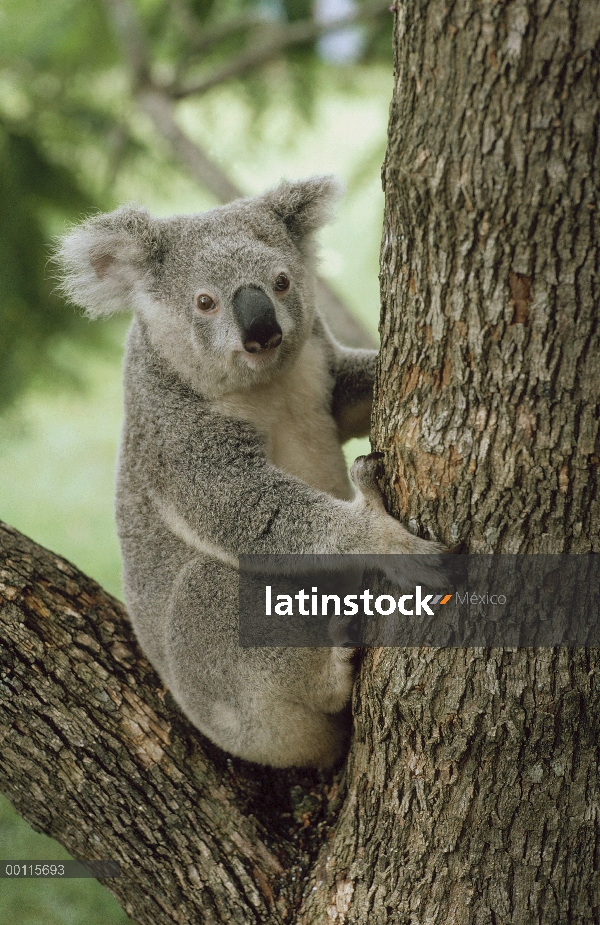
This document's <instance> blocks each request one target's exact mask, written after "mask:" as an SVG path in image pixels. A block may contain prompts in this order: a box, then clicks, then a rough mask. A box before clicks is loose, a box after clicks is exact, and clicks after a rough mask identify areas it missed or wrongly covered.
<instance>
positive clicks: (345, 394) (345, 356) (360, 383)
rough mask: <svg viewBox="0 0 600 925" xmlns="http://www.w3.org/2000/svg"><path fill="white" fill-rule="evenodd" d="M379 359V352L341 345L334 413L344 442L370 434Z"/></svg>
mask: <svg viewBox="0 0 600 925" xmlns="http://www.w3.org/2000/svg"><path fill="white" fill-rule="evenodd" d="M377 356H378V353H377V350H350V349H348V348H345V347H340V346H337V355H336V369H335V385H334V388H333V395H332V403H331V404H332V407H331V410H332V414H333V416H334V418H335V420H336V422H337V425H338V432H339V435H340V441H341V442H342V443H344V442H345V441H346V440H349V439H350V438H351V437H366V436H367V435H368V433H369V430H370V426H371V408H372V404H373V385H374V382H375V369H376V365H377Z"/></svg>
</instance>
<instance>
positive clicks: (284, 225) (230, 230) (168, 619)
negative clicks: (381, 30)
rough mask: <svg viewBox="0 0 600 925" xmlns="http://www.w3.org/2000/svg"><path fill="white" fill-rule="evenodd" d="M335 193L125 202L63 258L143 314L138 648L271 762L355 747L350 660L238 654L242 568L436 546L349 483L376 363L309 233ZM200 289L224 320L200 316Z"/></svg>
mask: <svg viewBox="0 0 600 925" xmlns="http://www.w3.org/2000/svg"><path fill="white" fill-rule="evenodd" d="M337 193H338V186H337V184H336V182H335V181H333V180H332V179H331V178H328V177H315V178H312V179H310V180H307V181H304V182H298V183H285V184H282V185H280V186H279V187H277V188H276V189H275V190H272V191H270V192H268V193H266V194H265V195H264V196H259V197H256V198H254V199H248V200H241V201H238V202H234V203H232V204H231V205H227V206H224V207H222V208H218V209H214V210H212V211H210V212H207V213H204V214H199V215H185V216H175V217H173V218H169V219H153V218H151V217H150V215H149V214H148V213H147V212H145V211H144V210H141V209H135V208H131V207H125V208H122V209H119V210H118V211H116V212H113V213H112V214H110V215H101V216H98V217H96V218H92V219H90V220H89V221H87V222H86V223H85V224H83V225H82V226H81V227H79V228H76V229H74V230H73V231H72V232H71V233H70V234H69V235H68V236H67V237H66V238H65V239H64V240H63V242H62V245H61V248H60V252H59V255H58V258H59V261H60V263H61V265H62V273H63V278H64V289H65V292H66V293H67V294H68V295H69V296H70V297H71V298H72V299H73V301H75V302H76V303H78V304H79V305H81V306H83V307H85V308H86V309H87V311H88V312H89V313H90V314H92V315H94V316H97V315H100V314H106V313H107V312H111V311H114V310H117V309H121V308H128V307H129V308H132V309H133V310H134V321H133V324H132V327H131V330H130V334H129V338H128V344H127V355H126V360H125V422H124V428H123V436H122V442H121V449H120V454H119V463H118V479H117V524H118V530H119V536H120V541H121V548H122V553H123V562H124V581H125V597H126V602H127V606H128V609H129V613H130V615H131V619H132V621H133V625H134V627H135V630H136V633H137V636H138V638H139V640H140V643H141V645H142V648H143V649H144V651H145V652H146V654H147V655H148V657H149V658H150V660H151V661H152V663H153V664H154V666H155V667H156V669H157V670H158V672H159V674H160V675H161V677H162V678H163V680H164V682H165V683H166V684H167V685H168V687H169V688H170V690H171V692H172V693H173V695H174V697H175V698H176V700H177V701H178V703H179V704H180V706H181V707H182V709H183V710H184V711H185V713H186V714H187V716H188V717H189V719H190V720H191V721H192V722H193V723H194V724H195V725H196V726H197V727H198V729H200V730H201V731H202V732H203V733H204V734H205V735H207V736H208V737H209V738H210V739H212V741H213V742H215V743H216V744H217V745H219V746H221V747H222V748H224V749H226V750H227V751H229V752H231V753H233V754H235V755H239V756H241V757H242V758H246V759H248V760H251V761H257V762H260V763H264V764H270V765H274V766H286V765H317V766H327V765H330V764H332V763H333V762H335V761H336V760H337V759H338V758H339V757H340V756H341V754H343V751H344V748H345V742H346V737H347V725H346V720H345V716H346V713H345V712H344V707H345V706H346V705H347V703H348V701H349V698H350V693H351V688H352V681H353V670H352V666H351V662H350V657H351V654H352V653H351V651H349V650H348V649H343V648H332V649H240V648H239V647H238V644H237V574H236V565H237V557H238V556H239V555H240V554H242V553H293V552H295V553H375V554H380V553H406V552H431V551H432V550H433V551H434V550H437V548H438V547H437V546H435V545H434V544H430V543H427V542H426V541H424V540H421V539H419V538H417V537H414V536H412V535H411V534H410V533H408V532H407V531H406V530H405V528H404V527H402V525H401V524H399V523H398V522H397V521H395V520H393V519H392V518H391V517H389V516H388V515H387V514H386V512H385V510H384V507H383V504H382V501H381V498H380V495H379V493H378V491H377V489H376V487H375V481H374V476H373V471H372V466H371V464H370V463H369V461H368V460H362V461H359V462H358V463H357V464H355V467H354V470H353V479H354V481H355V483H356V484H357V486H358V487H359V490H358V492H355V491H354V489H353V488H352V486H351V483H350V481H349V479H348V475H347V471H346V466H345V463H344V457H343V454H342V449H341V443H342V441H343V440H345V439H347V438H348V437H350V436H354V435H356V436H359V435H363V434H366V433H367V432H368V428H369V416H370V401H371V393H372V387H373V376H374V370H375V358H376V354H375V351H365V350H350V349H346V348H343V347H340V346H339V345H338V344H337V343H335V342H334V341H333V339H332V337H331V335H330V334H329V332H328V330H327V328H326V326H325V325H324V323H323V322H322V321H321V319H320V318H319V316H318V315H317V314H316V313H315V308H314V284H315V267H314V263H315V257H314V242H313V232H314V231H316V230H317V229H318V228H319V226H320V225H321V224H322V223H323V222H324V221H325V220H326V219H327V217H328V215H329V212H330V208H331V204H332V202H333V200H334V198H335V197H336V195H337ZM280 273H285V274H287V276H288V277H289V279H290V280H291V286H290V288H289V290H288V291H287V292H285V293H283V294H280V293H277V292H275V291H274V288H273V286H274V280H275V279H276V278H277V276H278V274H280ZM245 286H251V287H258V288H259V289H261V290H262V291H263V292H264V293H265V294H266V295H267V296H268V297H269V298H270V299H271V300H272V301H273V304H274V306H275V312H276V317H277V322H278V324H279V326H280V328H281V331H282V333H283V340H282V343H281V345H280V346H279V347H277V348H276V349H274V350H268V351H263V352H262V353H259V354H249V353H247V352H245V350H244V348H243V343H242V341H241V339H240V331H239V329H238V327H237V326H236V322H235V318H234V315H233V311H232V304H233V298H234V295H235V294H236V292H237V291H238V290H239V289H240V288H241V287H245ZM199 292H205V293H208V294H210V296H211V298H212V299H213V300H214V302H215V304H216V309H215V312H214V313H212V314H210V315H202V314H201V313H200V312H199V311H198V310H197V309H196V308H195V305H194V299H195V296H196V295H197V294H198V293H199ZM361 487H362V488H363V490H362V491H361V490H360V488H361Z"/></svg>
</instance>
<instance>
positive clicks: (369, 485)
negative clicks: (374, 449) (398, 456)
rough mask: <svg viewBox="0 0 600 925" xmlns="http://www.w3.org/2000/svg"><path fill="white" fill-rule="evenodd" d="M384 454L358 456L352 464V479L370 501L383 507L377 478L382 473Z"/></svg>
mask: <svg viewBox="0 0 600 925" xmlns="http://www.w3.org/2000/svg"><path fill="white" fill-rule="evenodd" d="M382 459H383V453H369V455H368V456H358V457H357V458H356V459H355V460H354V462H353V463H352V468H351V469H350V478H351V479H352V481H353V482H354V484H355V485H356V487H357V488H358V490H359V491H360V492H361V494H362V495H363V496H364V497H365V498H367V499H368V500H369V501H375V502H377V504H378V505H380V506H382V505H383V500H382V495H381V489H380V487H379V482H378V481H377V477H378V476H379V475H381V473H382V466H381V460H382Z"/></svg>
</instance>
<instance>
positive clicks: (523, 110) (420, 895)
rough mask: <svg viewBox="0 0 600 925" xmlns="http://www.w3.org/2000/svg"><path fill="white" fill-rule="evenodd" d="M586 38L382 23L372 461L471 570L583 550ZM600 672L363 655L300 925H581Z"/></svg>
mask: <svg viewBox="0 0 600 925" xmlns="http://www.w3.org/2000/svg"><path fill="white" fill-rule="evenodd" d="M599 35H600V8H599V7H598V5H597V4H592V3H588V2H584V0H582V2H579V3H570V4H565V3H559V2H551V0H541V2H534V0H527V2H523V0H515V2H506V0H504V2H503V0H499V2H483V3H475V2H471V0H459V2H454V3H447V2H446V0H411V2H410V3H406V4H403V5H402V6H400V5H399V7H398V15H397V22H396V32H395V46H396V85H395V93H394V99H393V103H392V109H391V120H390V130H389V145H388V152H387V158H386V163H385V166H384V173H383V176H384V186H385V192H386V213H385V225H384V237H383V244H382V267H381V282H382V299H383V310H382V319H381V334H382V348H381V361H380V370H379V379H378V387H377V396H376V405H375V413H374V428H373V442H374V448H375V449H378V450H380V451H382V452H383V453H384V454H385V466H386V472H387V494H388V500H389V504H390V508H391V510H393V511H394V512H395V513H396V514H398V515H399V516H401V517H402V518H403V519H405V520H408V521H409V522H410V524H411V525H412V527H413V529H415V530H423V532H424V534H425V535H428V534H429V535H434V536H436V537H438V538H440V539H442V540H444V541H445V542H447V543H449V544H455V543H457V542H459V541H463V542H464V543H465V544H466V546H467V548H468V549H469V551H471V552H491V551H496V552H497V551H505V552H508V551H510V552H517V551H518V552H528V553H530V552H562V551H565V552H567V551H568V552H575V553H587V552H590V551H595V552H598V551H600V541H599V537H598V527H599V525H600V516H599V514H600V511H599V487H600V486H599V476H600V470H599V456H600V452H599V445H598V418H599V415H598V410H599V408H598V406H599V401H600V388H599V383H600V353H599V351H598V337H599V333H598V314H599V311H598V299H599V295H600V292H599V287H598V267H599V262H600V260H599V258H600V247H599V244H600V226H599V224H598V208H599V206H600V203H599V202H598V181H599V179H600V176H599V173H600V172H599V151H598V129H599V115H598V114H599V103H600V95H599V92H598V91H599V86H598V70H599V62H600V55H599V53H598V52H599V48H598V38H599ZM599 667H600V660H599V657H598V651H597V650H582V649H578V650H577V649H576V650H568V649H551V650H550V649H519V650H498V649H496V650H489V649H463V650H419V651H418V650H410V649H409V650H393V649H387V650H376V651H374V652H372V653H370V655H369V657H368V658H367V659H366V660H365V663H364V665H363V671H362V674H361V681H360V686H359V688H358V690H357V692H356V695H355V704H354V706H355V734H354V741H353V747H352V752H351V754H350V758H349V765H348V771H347V779H348V792H347V795H346V798H345V801H344V805H343V807H342V811H341V814H340V817H339V819H338V822H337V825H336V828H335V831H334V833H333V835H332V836H331V838H330V840H329V843H328V855H329V857H330V861H329V864H328V865H325V866H323V867H322V868H321V870H322V877H321V882H320V883H319V882H318V881H317V879H315V881H314V885H315V887H316V889H315V890H314V891H313V892H312V893H307V896H308V902H307V904H306V906H305V908H306V913H307V914H306V919H305V921H306V922H310V921H314V920H315V915H314V910H315V908H317V907H320V908H321V910H323V911H325V910H327V909H328V908H330V909H331V908H332V896H334V897H335V902H336V905H335V908H336V909H338V910H340V911H339V915H338V918H337V919H335V916H333V915H332V916H331V919H332V920H334V921H340V922H342V921H345V922H366V921H368V922H369V923H370V925H375V923H391V922H394V923H402V925H409V923H411V925H412V923H425V922H427V923H428V925H442V923H443V925H447V923H448V922H452V923H454V925H480V923H486V925H487V923H490V925H497V923H508V922H510V923H515V925H530V923H533V922H535V923H541V925H548V923H558V922H563V923H566V922H569V923H581V925H583V923H584V922H598V921H600V912H599V905H600V891H599V880H598V877H599V874H598V850H599V848H600V830H599V826H598V809H597V807H598V805H599V797H600V791H599V787H598V784H599V779H598V777H599V772H598V766H599V761H598V759H599V753H598V732H599V730H598V722H599V721H598V717H599V709H600V702H599V693H598V670H599ZM324 920H326V919H324Z"/></svg>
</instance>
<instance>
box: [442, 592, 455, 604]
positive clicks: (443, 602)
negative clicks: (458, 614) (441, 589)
mask: <svg viewBox="0 0 600 925" xmlns="http://www.w3.org/2000/svg"><path fill="white" fill-rule="evenodd" d="M451 599H452V595H451V594H446V596H445V597H443V598H442V599H441V601H440V604H447V603H448V601H449V600H451Z"/></svg>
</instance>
